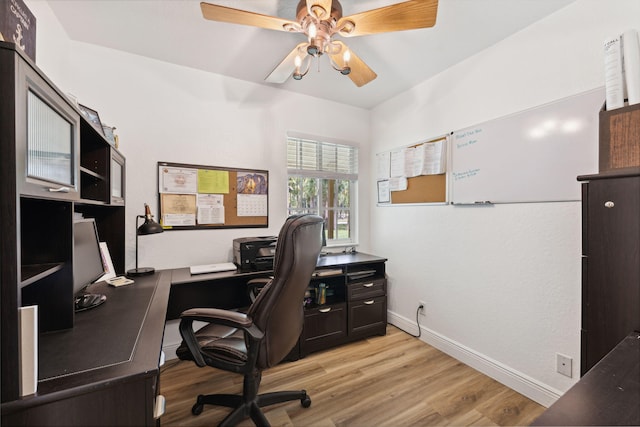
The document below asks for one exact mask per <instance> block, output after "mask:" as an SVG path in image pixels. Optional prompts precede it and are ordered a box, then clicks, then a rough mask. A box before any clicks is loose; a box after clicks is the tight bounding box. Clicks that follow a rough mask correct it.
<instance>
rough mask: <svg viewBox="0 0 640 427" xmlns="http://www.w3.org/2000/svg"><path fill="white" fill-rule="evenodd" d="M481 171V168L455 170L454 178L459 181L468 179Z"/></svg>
mask: <svg viewBox="0 0 640 427" xmlns="http://www.w3.org/2000/svg"><path fill="white" fill-rule="evenodd" d="M479 173H480V169H468V170H466V171H464V172H453V179H454V180H455V181H458V180H460V179H467V178H471V177H474V176H476V175H478V174H479Z"/></svg>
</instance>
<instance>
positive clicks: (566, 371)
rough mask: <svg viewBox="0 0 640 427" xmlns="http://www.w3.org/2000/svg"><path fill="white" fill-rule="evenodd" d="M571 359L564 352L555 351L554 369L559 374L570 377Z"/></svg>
mask: <svg viewBox="0 0 640 427" xmlns="http://www.w3.org/2000/svg"><path fill="white" fill-rule="evenodd" d="M572 364H573V359H571V358H570V357H569V356H565V355H564V354H560V353H556V370H557V371H558V373H559V374H562V375H565V376H567V377H569V378H571V366H572Z"/></svg>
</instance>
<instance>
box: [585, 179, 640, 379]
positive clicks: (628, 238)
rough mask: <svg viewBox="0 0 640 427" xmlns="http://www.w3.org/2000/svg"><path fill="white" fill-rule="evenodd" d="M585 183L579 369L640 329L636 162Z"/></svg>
mask: <svg viewBox="0 0 640 427" xmlns="http://www.w3.org/2000/svg"><path fill="white" fill-rule="evenodd" d="M578 179H579V180H581V181H584V183H583V189H582V196H583V199H582V222H583V236H582V237H583V238H582V241H583V258H582V263H583V266H582V270H583V276H582V331H581V369H580V372H581V375H584V374H585V373H586V372H587V371H588V370H589V369H591V368H592V367H593V366H594V365H595V364H596V363H597V362H598V361H599V360H600V359H602V358H603V357H604V356H605V355H606V354H607V353H608V352H609V351H611V350H612V349H613V348H614V347H615V346H616V344H618V343H619V342H620V341H621V340H622V339H623V338H624V337H625V336H627V335H628V334H629V333H630V332H632V331H634V330H635V331H640V168H628V169H619V170H613V171H609V172H606V173H602V174H598V175H587V176H581V177H579V178H578Z"/></svg>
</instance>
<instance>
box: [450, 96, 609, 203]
mask: <svg viewBox="0 0 640 427" xmlns="http://www.w3.org/2000/svg"><path fill="white" fill-rule="evenodd" d="M604 96H605V93H604V88H598V89H594V90H591V91H588V92H584V93H581V94H578V95H574V96H570V97H568V98H564V99H561V100H559V101H555V102H551V103H549V104H545V105H542V106H539V107H535V108H531V109H529V110H525V111H521V112H518V113H514V114H511V115H508V116H505V117H502V118H499V119H495V120H490V121H487V122H485V123H480V124H478V125H475V126H470V127H468V128H466V129H461V130H459V131H456V132H454V133H453V137H452V139H451V145H450V147H451V177H450V179H451V201H452V203H454V204H456V203H457V204H468V203H485V202H490V203H519V202H553V201H571V200H580V197H581V191H580V183H579V182H578V181H577V180H576V177H577V176H578V175H586V174H592V173H597V171H598V117H599V111H600V108H601V107H602V104H603V102H604Z"/></svg>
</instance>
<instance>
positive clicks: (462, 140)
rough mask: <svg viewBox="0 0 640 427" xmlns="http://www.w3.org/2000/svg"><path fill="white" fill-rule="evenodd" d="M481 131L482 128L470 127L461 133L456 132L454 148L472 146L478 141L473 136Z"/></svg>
mask: <svg viewBox="0 0 640 427" xmlns="http://www.w3.org/2000/svg"><path fill="white" fill-rule="evenodd" d="M481 132H482V128H476V129H470V130H466V131H464V132H462V133H457V134H456V135H455V144H456V149H461V148H465V147H469V146H472V145H474V144H476V143H477V142H478V139H477V138H473V137H474V136H475V135H478V134H479V133H481Z"/></svg>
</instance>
